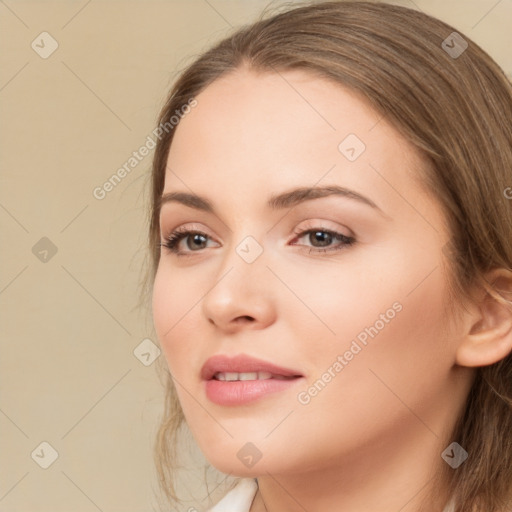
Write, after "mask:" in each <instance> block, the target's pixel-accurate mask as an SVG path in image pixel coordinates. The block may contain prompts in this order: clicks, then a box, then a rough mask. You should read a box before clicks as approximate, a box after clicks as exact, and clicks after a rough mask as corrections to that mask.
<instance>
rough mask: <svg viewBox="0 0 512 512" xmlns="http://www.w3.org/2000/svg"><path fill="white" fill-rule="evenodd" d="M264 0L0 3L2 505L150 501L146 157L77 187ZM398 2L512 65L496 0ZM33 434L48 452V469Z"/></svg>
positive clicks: (130, 508)
mask: <svg viewBox="0 0 512 512" xmlns="http://www.w3.org/2000/svg"><path fill="white" fill-rule="evenodd" d="M268 3H269V2H268V1H267V0H252V1H250V0H240V1H227V0H209V1H206V0H189V1H179V0H176V1H154V0H151V1H142V0H139V1H120V0H119V1H107V0H92V1H91V0H89V1H87V0H83V1H60V2H45V1H38V2H36V1H22V0H20V1H14V0H6V1H0V19H1V27H0V29H1V30H0V34H1V35H0V38H1V45H2V49H3V51H2V53H1V57H0V59H1V76H0V119H1V124H0V130H1V132H0V133H1V138H0V144H1V169H2V170H1V188H0V226H1V229H2V237H1V238H2V244H1V267H0V311H1V313H0V314H1V324H0V325H1V328H2V358H1V360H0V372H1V373H0V375H1V377H0V378H1V381H0V385H1V388H0V389H1V395H0V439H1V441H0V442H1V444H0V449H1V456H2V462H1V464H0V511H2V512H22V511H23V512H36V511H37V512H43V511H45V512H46V511H48V512H68V511H70V510H72V511H74V512H82V511H83V512H94V511H98V510H99V511H102V512H114V511H116V512H117V511H119V512H121V511H122V512H135V511H137V512H140V511H149V510H157V500H156V498H155V497H154V495H153V491H154V490H155V489H156V483H155V473H154V469H153V465H152V459H151V448H152V443H153V438H154V434H155V429H156V424H157V418H158V415H159V414H160V413H161V402H162V391H161V389H160V385H159V382H158V379H157V377H156V372H155V366H156V365H155V364H151V365H149V366H145V365H144V364H143V363H142V362H141V361H140V360H139V359H137V358H136V357H135V355H134V350H135V349H136V347H138V345H139V344H140V343H141V342H142V341H143V340H144V339H146V338H150V339H152V340H153V341H154V340H155V338H154V334H153V330H152V323H151V317H150V315H148V314H147V312H146V311H145V310H140V309H137V300H138V294H139V288H138V284H139V282H140V280H141V279H142V271H141V267H142V266H143V263H144V258H145V237H146V233H145V230H146V210H145V209H146V206H147V201H146V200H145V197H146V194H147V192H148V190H149V189H148V187H147V177H148V170H149V166H150V160H151V154H150V155H149V156H147V157H146V158H145V159H144V160H143V161H141V162H140V163H139V164H138V165H137V166H136V167H135V168H134V169H133V170H132V172H131V173H130V174H129V175H128V176H126V178H124V180H123V181H122V182H121V183H120V184H119V185H117V186H116V187H115V188H114V189H113V190H112V191H111V192H109V193H108V194H107V195H106V197H105V198H104V199H102V200H98V199H96V198H95V197H94V196H93V189H94V188H95V187H98V186H99V187H101V186H102V184H103V183H104V182H105V181H107V180H108V179H109V178H110V176H111V175H112V174H113V173H115V172H116V170H117V169H118V168H119V167H120V166H122V165H123V164H124V163H125V162H126V161H127V160H128V159H129V158H130V156H131V155H132V152H133V151H135V150H137V149H138V148H139V147H140V146H141V145H142V144H144V143H145V141H146V138H147V136H148V135H149V134H150V133H151V131H152V130H153V129H154V122H155V118H156V115H157V112H158V109H159V106H160V105H161V104H162V102H163V99H164V96H165V94H166V92H167V90H168V87H169V85H170V83H171V81H172V78H173V76H174V75H175V73H177V71H178V70H179V69H180V68H182V67H183V66H184V65H185V64H186V63H187V62H189V61H190V59H191V58H192V57H193V56H194V55H195V54H197V53H199V52H200V51H202V50H204V49H205V48H207V47H208V46H209V45H211V44H212V43H213V42H214V41H216V40H217V39H218V38H220V37H221V36H223V35H225V34H227V33H228V32H229V31H230V30H231V27H235V26H237V25H239V24H241V23H245V22H248V21H251V20H253V19H254V18H255V17H256V16H257V14H258V13H259V12H260V10H261V9H262V8H263V7H264V6H266V5H268ZM281 3H282V2H274V5H276V6H277V5H279V4H281ZM400 3H401V4H403V5H407V6H410V7H416V8H418V9H421V10H424V11H426V12H427V13H430V14H433V15H434V16H437V17H439V18H441V19H443V20H445V21H447V22H448V23H450V24H452V25H453V26H455V27H456V28H457V29H458V30H460V31H462V32H463V33H466V34H467V35H468V36H469V37H471V38H472V39H473V40H474V41H476V42H477V43H479V44H480V45H481V46H482V47H483V48H484V49H485V50H487V51H488V52H489V53H490V54H491V55H492V56H493V57H494V58H495V59H496V60H497V61H498V63H499V64H500V65H501V66H502V67H503V68H504V69H505V70H506V71H507V73H508V74H509V75H510V74H512V54H511V52H510V48H511V47H512V35H511V32H510V26H511V25H512V2H511V1H510V0H501V1H496V0H472V1H467V0H457V1H451V2H448V1H446V0H442V1H437V0H415V2H412V1H407V0H404V1H402V2H400ZM42 32H48V33H49V34H50V35H51V36H52V37H53V38H54V39H55V40H56V41H57V43H58V48H57V50H56V51H55V52H54V53H53V54H52V55H50V56H49V57H48V58H46V59H43V58H42V57H41V56H40V55H39V54H38V53H37V52H36V51H35V50H33V49H32V47H31V43H32V41H34V40H35V44H39V51H43V47H44V48H46V50H48V48H50V40H49V39H47V37H48V36H41V37H44V38H46V39H44V42H43V43H41V37H38V36H39V34H41V33H42ZM43 237H47V238H48V239H49V240H50V241H51V243H52V244H53V245H54V246H55V248H56V250H57V252H56V253H55V254H52V252H51V250H50V249H49V242H48V241H45V240H43V241H40V240H41V238H43ZM36 244H38V245H36ZM34 246H35V247H36V248H35V249H33V247H34ZM45 250H47V251H49V252H47V253H45V252H44V251H45ZM34 253H36V254H34ZM45 258H46V261H44V259H45ZM41 259H43V261H42V260H41ZM146 343H147V342H146ZM140 351H141V352H143V353H147V350H146V347H145V346H143V347H142V348H141V349H140ZM144 357H145V358H146V360H147V359H148V357H150V356H148V355H146V356H143V357H142V359H144ZM146 362H147V361H146ZM42 442H47V443H49V444H50V445H51V446H52V447H53V448H54V449H55V450H56V451H57V452H58V458H57V459H56V460H55V462H54V463H53V464H52V465H51V466H49V467H48V468H47V469H43V468H41V467H40V465H39V464H44V463H45V462H46V463H48V462H49V461H50V457H51V451H50V450H49V449H48V448H47V447H45V446H43V447H40V446H39V445H40V444H41V443H42ZM34 450H35V452H34ZM33 452H34V454H33V456H31V454H32V453H33ZM192 455H193V457H194V458H195V459H197V460H198V461H199V462H204V460H202V459H201V456H200V454H198V453H197V452H193V454H192ZM201 482H202V474H201V473H200V472H199V471H196V472H194V471H190V472H187V473H186V474H185V476H184V478H183V484H182V485H183V487H184V488H185V487H186V488H187V489H189V492H190V493H191V494H192V495H193V496H195V499H194V500H193V501H191V502H190V503H191V504H193V505H195V506H196V508H197V509H198V510H203V509H204V508H205V507H206V506H207V505H208V502H207V501H206V500H203V498H204V496H205V495H206V491H205V490H204V489H203V488H202V484H201ZM188 505H190V504H188ZM188 505H184V506H183V507H181V508H180V510H187V508H188Z"/></svg>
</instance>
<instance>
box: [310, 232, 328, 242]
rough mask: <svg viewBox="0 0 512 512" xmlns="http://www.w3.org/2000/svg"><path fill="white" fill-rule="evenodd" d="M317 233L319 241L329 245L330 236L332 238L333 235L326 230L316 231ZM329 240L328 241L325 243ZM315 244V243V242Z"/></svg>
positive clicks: (316, 237)
mask: <svg viewBox="0 0 512 512" xmlns="http://www.w3.org/2000/svg"><path fill="white" fill-rule="evenodd" d="M314 235H315V239H316V240H317V241H319V242H321V243H322V242H324V244H323V245H329V242H330V241H331V240H330V238H331V235H330V234H329V233H326V232H325V231H315V233H314ZM325 242H327V243H325ZM313 245H315V244H313Z"/></svg>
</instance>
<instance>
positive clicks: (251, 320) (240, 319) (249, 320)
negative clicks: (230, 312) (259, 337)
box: [236, 315, 254, 322]
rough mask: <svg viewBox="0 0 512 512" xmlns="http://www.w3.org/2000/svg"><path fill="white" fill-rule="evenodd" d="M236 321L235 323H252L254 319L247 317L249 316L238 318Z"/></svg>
mask: <svg viewBox="0 0 512 512" xmlns="http://www.w3.org/2000/svg"><path fill="white" fill-rule="evenodd" d="M236 321H237V322H253V321H254V318H253V317H252V316H249V315H244V316H239V317H238V318H237V319H236Z"/></svg>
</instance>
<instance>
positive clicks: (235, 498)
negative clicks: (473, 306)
mask: <svg viewBox="0 0 512 512" xmlns="http://www.w3.org/2000/svg"><path fill="white" fill-rule="evenodd" d="M257 490H258V481H257V480H256V478H241V479H240V480H239V481H238V482H237V484H236V485H235V487H233V489H231V491H229V492H228V493H227V494H226V495H225V496H224V497H223V498H222V499H221V500H220V501H219V502H218V503H217V504H216V505H215V506H214V507H212V508H209V509H208V510H207V511H206V512H249V511H250V509H251V504H252V502H253V500H254V496H255V495H256V491H257ZM454 509H455V507H454V504H453V502H452V501H451V500H450V501H449V502H448V503H447V505H446V507H445V508H444V510H443V512H453V511H454Z"/></svg>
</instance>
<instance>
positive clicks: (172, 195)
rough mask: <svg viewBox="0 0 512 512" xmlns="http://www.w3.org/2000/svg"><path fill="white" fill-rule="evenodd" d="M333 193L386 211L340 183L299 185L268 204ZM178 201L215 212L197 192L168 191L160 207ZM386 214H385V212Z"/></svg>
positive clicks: (285, 205) (292, 203) (280, 205)
mask: <svg viewBox="0 0 512 512" xmlns="http://www.w3.org/2000/svg"><path fill="white" fill-rule="evenodd" d="M332 195H338V196H342V197H346V198H348V199H353V200H355V201H358V202H360V203H363V204H365V205H367V206H371V207H372V208H374V209H376V210H378V211H379V212H380V213H382V214H384V212H383V211H382V210H381V209H380V208H379V207H378V206H377V205H376V204H375V203H374V202H373V201H372V200H371V199H369V198H367V197H365V196H363V195H361V194H359V193H358V192H355V191H354V190H350V189H348V188H345V187H340V186H338V185H330V186H325V187H299V188H295V189H293V190H289V191H287V192H283V193H281V194H275V195H272V196H270V198H269V200H268V201H267V206H268V207H269V208H271V209H272V210H278V209H284V208H291V207H293V206H296V205H298V204H300V203H303V202H304V201H310V200H312V199H319V198H321V197H327V196H332ZM171 202H177V203H181V204H183V205H185V206H188V207H190V208H195V209H196V210H202V211H205V212H209V213H215V209H214V207H213V205H212V203H211V202H210V201H208V199H206V198H205V197H201V196H198V195H196V194H190V193H188V192H167V193H166V194H163V195H162V197H161V198H160V203H159V208H161V207H162V206H163V205H164V204H167V203H171ZM384 215H385V214H384Z"/></svg>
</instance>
